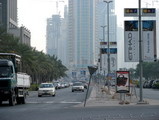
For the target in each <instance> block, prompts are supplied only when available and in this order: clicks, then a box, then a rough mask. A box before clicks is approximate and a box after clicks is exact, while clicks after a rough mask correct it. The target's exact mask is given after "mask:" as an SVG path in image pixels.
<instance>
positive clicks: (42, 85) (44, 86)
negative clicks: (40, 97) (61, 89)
mask: <svg viewBox="0 0 159 120" xmlns="http://www.w3.org/2000/svg"><path fill="white" fill-rule="evenodd" d="M52 87H53V85H52V84H41V85H40V88H52Z"/></svg>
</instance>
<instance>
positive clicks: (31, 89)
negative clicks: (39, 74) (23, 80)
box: [29, 84, 39, 91]
mask: <svg viewBox="0 0 159 120" xmlns="http://www.w3.org/2000/svg"><path fill="white" fill-rule="evenodd" d="M38 86H39V85H38V84H31V86H30V88H29V91H37V90H38Z"/></svg>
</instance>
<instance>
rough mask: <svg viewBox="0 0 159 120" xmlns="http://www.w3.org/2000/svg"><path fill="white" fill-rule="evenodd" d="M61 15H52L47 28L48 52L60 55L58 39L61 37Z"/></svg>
mask: <svg viewBox="0 0 159 120" xmlns="http://www.w3.org/2000/svg"><path fill="white" fill-rule="evenodd" d="M60 25H61V17H60V15H52V18H48V19H47V28H46V53H47V54H49V55H51V56H53V55H55V56H56V57H58V41H59V39H60Z"/></svg>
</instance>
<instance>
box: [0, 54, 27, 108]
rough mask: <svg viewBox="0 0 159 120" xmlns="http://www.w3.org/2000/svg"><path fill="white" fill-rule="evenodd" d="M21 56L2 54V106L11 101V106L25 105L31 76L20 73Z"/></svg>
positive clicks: (0, 56)
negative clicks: (4, 102)
mask: <svg viewBox="0 0 159 120" xmlns="http://www.w3.org/2000/svg"><path fill="white" fill-rule="evenodd" d="M20 61H21V56H19V55H17V54H13V53H0V104H2V102H3V101H9V105H10V106H14V105H15V103H16V102H17V104H21V103H22V104H25V98H26V95H27V94H28V88H29V87H30V76H29V75H27V74H26V73H22V72H19V71H20V67H21V66H20V65H21V64H20Z"/></svg>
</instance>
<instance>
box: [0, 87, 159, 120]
mask: <svg viewBox="0 0 159 120" xmlns="http://www.w3.org/2000/svg"><path fill="white" fill-rule="evenodd" d="M29 94H30V95H29V96H28V97H27V103H26V104H24V105H23V104H21V105H16V106H13V107H11V106H8V104H7V103H5V104H3V105H2V106H0V120H159V106H150V105H134V106H103V107H78V106H77V105H78V104H81V103H82V102H83V101H84V99H85V94H86V91H85V92H73V93H72V92H71V88H65V89H60V90H57V94H56V96H55V97H51V96H43V97H38V95H37V92H36V91H32V92H30V93H29ZM74 105H76V106H74Z"/></svg>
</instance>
